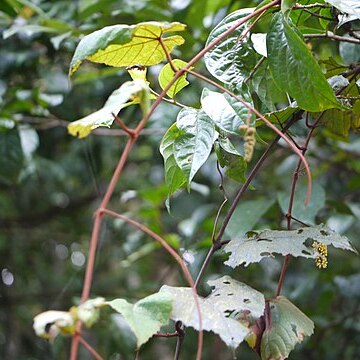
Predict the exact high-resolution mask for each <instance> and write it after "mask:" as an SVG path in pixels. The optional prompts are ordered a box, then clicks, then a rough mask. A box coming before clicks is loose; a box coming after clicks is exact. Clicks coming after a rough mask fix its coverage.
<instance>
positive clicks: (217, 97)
mask: <svg viewBox="0 0 360 360" xmlns="http://www.w3.org/2000/svg"><path fill="white" fill-rule="evenodd" d="M243 97H247V96H246V95H245V96H243ZM248 100H249V98H245V101H248ZM201 105H202V108H203V110H204V111H205V113H206V114H207V115H208V116H209V117H210V118H211V120H212V121H213V122H214V123H215V125H216V126H217V127H219V128H220V129H221V130H223V131H225V132H228V133H231V134H236V135H241V134H242V131H241V130H240V126H243V125H247V123H248V120H249V125H250V126H252V125H254V122H255V117H254V115H253V114H250V115H249V109H248V108H247V107H246V106H245V105H243V104H242V103H240V102H239V101H237V100H236V99H234V98H233V97H231V96H230V95H228V94H220V93H218V92H215V91H210V90H209V89H207V88H204V90H203V92H202V94H201ZM249 105H251V106H252V104H251V103H250V104H249Z"/></svg>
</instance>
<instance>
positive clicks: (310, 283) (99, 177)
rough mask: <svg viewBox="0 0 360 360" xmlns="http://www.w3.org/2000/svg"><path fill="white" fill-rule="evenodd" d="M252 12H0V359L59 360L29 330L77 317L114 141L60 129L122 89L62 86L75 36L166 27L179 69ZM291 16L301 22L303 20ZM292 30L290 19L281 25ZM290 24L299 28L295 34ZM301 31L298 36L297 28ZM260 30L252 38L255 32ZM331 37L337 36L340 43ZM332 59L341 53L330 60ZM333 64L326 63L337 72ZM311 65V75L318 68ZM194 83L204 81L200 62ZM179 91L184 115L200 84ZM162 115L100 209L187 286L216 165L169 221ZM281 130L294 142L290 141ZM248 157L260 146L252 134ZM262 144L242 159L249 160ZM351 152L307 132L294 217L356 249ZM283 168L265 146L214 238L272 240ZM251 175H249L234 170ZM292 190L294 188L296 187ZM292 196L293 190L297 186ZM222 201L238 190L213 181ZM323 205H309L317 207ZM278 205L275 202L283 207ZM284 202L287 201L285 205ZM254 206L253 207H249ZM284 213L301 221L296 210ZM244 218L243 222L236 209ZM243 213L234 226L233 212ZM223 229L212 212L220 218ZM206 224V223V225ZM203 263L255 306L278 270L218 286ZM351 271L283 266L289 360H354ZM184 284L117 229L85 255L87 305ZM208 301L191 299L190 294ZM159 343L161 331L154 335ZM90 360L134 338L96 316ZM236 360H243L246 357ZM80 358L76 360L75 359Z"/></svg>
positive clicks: (93, 74) (107, 3)
mask: <svg viewBox="0 0 360 360" xmlns="http://www.w3.org/2000/svg"><path fill="white" fill-rule="evenodd" d="M258 3H259V1H255V0H254V1H251V0H249V1H244V0H241V1H240V0H238V1H236V0H192V1H185V0H182V1H178V0H172V1H165V0H77V1H71V0H60V1H48V0H38V1H25V0H5V1H2V2H1V4H0V33H1V34H2V37H0V184H1V187H0V211H1V213H0V227H1V232H0V271H1V278H0V309H1V310H0V358H1V359H6V360H12V359H16V360H23V359H24V360H25V359H26V360H28V359H29V360H30V359H66V358H67V356H68V349H69V343H70V339H69V338H57V339H56V340H55V343H54V344H48V343H47V342H46V341H44V340H40V339H38V338H36V336H35V334H34V332H33V329H32V319H33V317H34V315H36V314H37V313H39V312H41V311H44V310H46V309H59V310H64V309H68V308H69V307H70V306H71V305H72V304H74V303H78V302H79V296H80V294H81V289H82V283H83V276H84V267H85V262H86V257H87V252H88V246H89V237H90V231H91V227H92V214H93V211H94V210H95V209H96V207H97V206H98V204H99V201H100V199H101V197H102V195H103V194H104V191H105V189H106V184H107V183H108V181H109V179H110V176H111V175H112V171H113V169H114V167H115V165H116V162H117V159H118V158H119V155H120V154H121V151H122V150H123V147H124V144H125V137H124V136H111V135H110V134H115V135H118V133H116V132H112V133H111V132H110V131H107V130H99V131H95V133H94V135H91V136H90V137H89V138H86V139H84V140H79V139H76V138H73V137H70V136H69V135H68V134H67V130H66V127H65V126H66V124H67V122H68V121H73V120H76V119H78V118H80V117H82V116H85V115H87V114H89V113H90V112H92V111H95V110H97V109H98V108H100V107H101V106H102V105H103V103H104V101H105V100H106V99H107V97H108V96H109V94H110V93H111V92H112V91H113V90H114V89H115V88H117V87H118V86H119V85H120V84H121V83H123V82H124V81H126V80H129V76H128V74H127V73H126V72H125V71H124V70H119V69H116V68H107V67H104V66H101V65H94V64H89V63H86V64H85V65H83V66H82V67H81V68H80V70H79V71H78V73H77V74H76V75H75V76H74V79H73V80H72V81H71V82H70V81H69V79H68V77H67V73H68V67H69V64H70V60H71V57H72V55H73V52H74V49H75V46H76V44H77V42H78V39H79V37H80V36H81V35H84V34H88V33H89V32H92V31H94V30H97V29H100V28H102V27H104V26H107V25H113V24H135V23H138V22H141V21H150V20H157V21H169V22H170V21H180V22H183V23H185V24H187V25H188V29H187V32H186V33H184V34H183V36H184V37H185V40H186V42H185V44H184V45H183V46H182V47H181V49H180V48H177V49H176V50H175V54H174V55H175V56H174V57H177V58H181V59H182V60H188V59H190V58H191V57H192V56H193V55H194V54H195V53H196V52H197V51H199V50H200V49H201V48H202V47H203V46H204V44H205V42H206V39H207V37H208V34H209V33H210V31H211V29H212V28H213V27H214V26H215V25H216V24H217V23H218V22H219V21H220V20H221V19H222V18H223V17H224V16H225V15H226V14H228V13H230V12H231V11H234V10H236V9H238V8H240V7H241V8H242V7H250V6H256V5H257V4H258ZM304 17H306V14H304ZM297 20H298V21H300V20H299V19H297ZM302 21H305V20H304V19H303V20H302ZM307 25H308V26H310V25H309V24H307ZM259 31H261V29H259ZM340 32H341V31H340ZM344 44H345V45H344ZM313 50H314V51H315V52H316V54H317V56H318V58H319V59H321V60H323V61H328V59H329V58H333V59H335V60H336V61H337V62H340V63H343V64H344V65H348V64H349V63H354V62H355V63H356V62H358V61H359V57H357V58H356V56H358V55H356V54H358V52H359V50H357V53H356V49H354V47H351V46H350V45H346V43H342V45H341V46H340V49H339V44H338V43H335V42H331V41H326V40H321V41H320V40H318V41H315V42H314V43H313ZM341 57H342V58H341ZM324 66H325V65H324ZM159 70H160V69H159V67H158V66H155V67H153V68H151V69H149V75H148V78H149V81H150V82H151V83H152V84H153V87H154V88H155V90H158V91H159V90H160V86H159V85H158V83H157V80H156V77H157V74H158V72H159ZM197 70H198V71H200V72H201V71H205V67H204V65H203V63H200V64H198V65H197ZM188 80H189V81H190V85H189V86H188V87H187V88H186V90H184V92H183V93H181V94H179V101H181V102H183V103H186V104H187V105H191V106H197V105H198V104H199V100H198V99H199V97H200V94H201V85H202V84H200V83H199V81H195V80H194V79H193V78H191V77H189V79H188ZM177 112H178V109H177V108H176V107H173V106H171V105H169V104H164V105H161V106H160V107H159V108H158V109H157V110H156V112H155V114H154V115H153V116H152V118H151V119H150V123H149V124H148V127H147V129H146V132H145V135H144V136H141V138H140V140H139V142H138V143H137V145H136V148H135V149H134V151H133V152H132V153H131V156H130V159H129V162H128V164H127V166H126V171H125V173H124V176H123V177H122V178H121V181H120V183H119V184H118V187H117V189H116V192H115V195H114V197H113V199H112V202H111V207H112V208H113V209H116V211H119V212H121V213H125V214H128V215H130V216H131V217H134V218H136V219H139V220H141V221H142V222H144V223H145V224H147V225H148V226H149V227H150V228H151V229H152V230H154V231H156V232H158V233H159V234H161V235H162V236H164V237H165V238H166V239H167V240H168V241H169V242H170V243H171V244H172V245H173V246H174V247H176V248H177V249H178V250H179V251H180V252H181V253H182V254H183V256H184V258H185V259H188V261H189V267H190V270H191V272H192V273H193V274H196V273H197V272H198V270H199V267H200V266H201V263H202V261H203V259H204V256H205V254H206V250H207V248H208V247H209V246H210V243H211V233H212V230H213V224H214V219H215V215H216V212H217V209H218V207H219V205H220V204H221V202H222V200H223V195H222V192H221V191H220V190H219V189H218V184H219V182H220V177H219V174H218V173H217V171H216V160H215V158H214V157H211V158H210V160H209V161H208V162H207V163H206V164H205V166H204V167H203V168H202V169H201V171H200V172H199V174H198V175H197V176H196V177H195V183H193V185H192V189H191V193H190V194H189V193H187V192H186V191H183V192H181V193H180V194H177V196H176V197H175V198H174V199H173V200H172V210H171V215H169V214H168V213H167V210H166V207H165V205H164V202H165V200H166V196H167V191H166V187H165V185H164V176H163V163H162V158H161V155H160V153H159V144H160V140H161V137H162V134H164V133H165V131H166V129H167V128H168V127H169V126H170V125H171V124H172V123H173V122H174V120H175V118H176V114H177ZM136 115H138V113H137V110H134V109H133V108H129V109H126V110H125V111H124V113H123V120H124V121H125V123H126V124H128V125H129V126H131V127H133V126H134V125H135V124H136V119H137V116H136ZM305 130H306V129H305V126H304V124H302V123H299V124H297V125H296V126H295V127H294V129H293V132H294V133H295V132H296V136H297V138H301V136H303V135H305V133H306V132H305ZM259 134H260V136H261V138H262V139H263V140H264V142H267V141H270V140H271V139H272V138H273V134H272V133H271V132H270V131H269V130H266V129H261V130H259ZM263 149H265V145H263V144H261V143H260V144H258V145H257V148H256V151H255V159H254V160H253V161H256V159H257V158H258V157H259V156H260V155H261V152H262V150H263ZM359 156H360V142H359V139H358V134H356V133H354V132H350V135H349V137H348V138H345V137H344V136H342V135H341V134H336V133H334V132H330V130H329V129H325V128H320V129H319V130H318V131H317V133H316V136H315V138H314V140H313V141H312V143H311V148H310V151H309V154H308V161H309V163H310V166H311V168H312V171H313V175H314V179H315V182H316V183H317V184H318V185H317V187H318V188H317V189H318V190H317V192H316V194H315V197H316V199H318V201H317V202H316V203H313V204H311V209H308V210H306V211H307V214H308V215H309V214H310V213H311V216H310V215H309V219H307V220H308V221H310V222H313V221H315V222H316V223H326V224H327V225H329V226H330V227H332V228H333V229H334V230H337V231H338V232H340V233H344V234H346V235H347V236H348V237H349V238H350V239H351V240H352V242H353V244H354V246H355V247H357V248H358V249H359V248H360V240H359V238H358V234H359V232H360V225H359V224H360V221H359V220H360V166H359ZM296 162H297V159H296V157H295V156H294V155H291V154H290V153H289V151H288V150H287V149H286V148H285V147H282V146H278V147H277V148H276V150H275V151H274V153H273V154H272V155H271V159H270V161H268V162H267V163H266V164H265V166H264V168H263V170H262V171H261V172H260V174H259V175H258V176H257V178H256V179H255V181H254V182H253V185H254V188H253V190H252V191H249V192H248V194H247V195H246V197H245V200H244V202H243V203H242V205H241V207H240V208H239V210H238V212H237V213H236V215H235V216H236V217H238V221H234V220H233V221H232V223H231V227H230V228H229V229H228V236H231V235H232V234H237V233H240V232H243V231H244V229H248V227H247V226H246V224H244V223H243V222H242V221H245V220H246V221H249V222H251V227H254V228H272V229H277V228H282V227H283V226H284V224H285V222H284V216H283V215H284V214H283V211H284V210H285V208H284V205H283V203H284V201H286V196H287V195H286V194H287V193H288V192H289V191H290V184H291V176H292V171H293V170H294V168H295V166H296ZM250 166H251V164H250ZM301 182H302V180H301ZM304 182H305V181H304ZM224 185H225V189H226V192H227V195H228V196H229V197H230V198H231V197H232V196H233V194H234V193H235V191H236V189H237V187H238V184H237V183H236V182H234V181H231V180H226V182H225V184H224ZM323 192H324V195H323ZM284 199H285V200H284ZM299 201H302V199H301V197H299ZM259 206H260V208H259ZM298 207H299V213H301V212H302V211H303V210H304V209H303V208H301V204H298ZM247 209H249V211H250V214H249V213H248V211H247V212H246V210H247ZM240 210H243V211H245V212H246V215H245V216H244V217H243V218H242V216H241V215H242V214H241V211H240ZM222 214H223V213H222ZM220 221H221V219H220ZM224 259H225V255H224V254H222V253H219V254H217V255H216V256H215V258H214V260H213V262H212V264H211V267H210V268H209V270H208V271H207V275H206V277H205V280H206V279H209V278H211V277H214V276H215V275H220V274H229V275H231V276H232V277H234V278H237V279H239V280H241V281H244V282H246V283H248V284H250V285H251V286H253V287H254V288H256V289H258V290H260V291H262V292H264V293H265V295H267V296H273V294H274V291H275V290H276V285H277V280H278V275H279V271H280V267H281V263H282V260H281V259H280V258H277V259H265V260H263V261H262V262H261V263H260V264H257V265H252V266H249V267H248V268H241V269H237V270H236V271H232V270H231V269H230V268H228V267H226V266H225V265H223V260H224ZM359 264H360V262H359V258H358V257H356V256H354V255H352V254H348V253H343V252H341V251H332V252H331V253H330V256H329V267H328V269H326V270H318V269H317V268H316V267H315V265H314V264H313V263H312V262H311V261H305V260H303V259H302V260H296V259H294V260H291V262H290V267H289V271H288V274H287V277H286V280H285V284H284V290H283V293H284V294H285V295H286V296H287V297H288V298H290V299H291V300H292V301H293V302H294V303H295V304H296V305H297V306H298V307H299V308H301V310H302V311H303V312H304V313H305V314H307V315H308V316H309V317H310V318H312V319H313V320H314V322H315V334H314V335H313V336H312V337H311V338H310V339H309V340H308V341H306V342H305V343H304V344H302V345H301V346H298V347H297V348H296V351H294V352H293V353H292V355H291V359H303V358H305V357H306V358H307V359H309V360H312V359H314V360H315V359H327V360H332V359H340V358H341V359H345V360H350V359H355V358H356V356H359V353H358V351H359V348H360V327H359V324H360V321H359V319H360V272H359ZM164 283H165V284H169V285H173V286H177V285H184V284H185V281H184V279H183V278H182V277H181V275H180V271H179V269H178V267H177V265H176V264H175V263H174V261H173V260H172V259H171V258H170V257H169V256H168V255H167V254H166V253H165V252H164V251H163V250H162V249H160V248H159V247H158V246H157V245H155V244H153V243H152V240H151V239H149V238H147V237H146V236H144V235H143V234H142V233H140V232H138V231H136V230H134V229H132V228H130V227H128V226H127V225H125V224H124V223H122V222H121V221H118V220H115V221H113V220H107V221H106V222H105V226H104V227H103V230H102V234H101V244H100V248H99V251H98V254H97V259H96V268H95V275H94V281H93V287H92V295H93V296H96V295H99V296H104V297H106V298H107V299H112V298H118V297H123V298H127V299H129V300H131V301H133V302H135V301H136V300H138V299H140V298H142V297H145V296H147V295H149V294H150V293H153V292H156V291H158V289H159V288H160V286H161V285H162V284H164ZM208 290H209V289H208V288H201V289H200V292H201V293H202V294H206V293H207V292H208ZM168 330H169V331H172V330H173V329H172V328H170V327H169V329H168ZM187 332H188V333H189V334H190V335H191V336H187V337H186V339H185V345H184V352H183V358H184V359H190V358H193V357H194V353H195V350H196V336H192V332H193V331H192V330H191V329H188V330H187ZM86 337H87V338H88V339H89V342H91V343H92V344H93V345H94V347H95V348H96V349H97V350H98V351H99V353H100V354H102V355H103V356H104V358H105V359H113V360H115V359H134V357H135V346H136V344H135V339H134V338H133V336H131V334H130V333H129V331H128V328H127V327H126V324H125V323H124V321H123V320H122V319H121V318H120V317H118V316H113V315H108V316H107V315H106V311H105V316H104V317H103V318H102V320H101V321H100V323H99V324H97V325H96V327H95V328H94V329H92V330H91V331H89V332H88V333H86ZM174 345H175V340H174V339H157V338H155V339H153V340H151V341H150V342H149V343H148V344H146V345H145V346H144V348H142V349H141V352H140V357H141V358H142V359H155V358H157V359H164V360H165V359H172V356H173V351H174ZM236 355H237V356H238V358H239V359H256V358H257V357H256V355H255V353H253V352H252V351H250V350H249V349H248V348H247V346H246V345H241V346H240V348H239V349H238V350H237V351H236ZM80 358H81V359H90V358H91V357H90V355H89V354H88V353H87V352H86V351H85V350H84V349H82V350H81V352H80ZM220 358H221V359H231V358H233V354H232V353H231V351H230V350H228V349H227V348H226V346H225V345H224V344H223V343H222V342H221V340H219V338H217V337H215V336H214V335H213V334H206V336H205V347H204V359H220Z"/></svg>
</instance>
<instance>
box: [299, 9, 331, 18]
mask: <svg viewBox="0 0 360 360" xmlns="http://www.w3.org/2000/svg"><path fill="white" fill-rule="evenodd" d="M303 11H305V12H307V13H308V14H310V15H312V16H315V17H318V18H319V19H324V20H329V21H334V19H333V18H329V17H327V16H323V15H320V14H318V13H316V12H313V11H311V10H308V9H306V8H303Z"/></svg>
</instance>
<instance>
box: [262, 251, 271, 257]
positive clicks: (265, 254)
mask: <svg viewBox="0 0 360 360" xmlns="http://www.w3.org/2000/svg"><path fill="white" fill-rule="evenodd" d="M260 256H271V254H270V253H269V252H267V251H263V252H261V253H260Z"/></svg>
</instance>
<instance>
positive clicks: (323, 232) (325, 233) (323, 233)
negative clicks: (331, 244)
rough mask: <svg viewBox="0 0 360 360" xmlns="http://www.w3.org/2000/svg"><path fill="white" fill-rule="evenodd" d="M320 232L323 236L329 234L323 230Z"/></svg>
mask: <svg viewBox="0 0 360 360" xmlns="http://www.w3.org/2000/svg"><path fill="white" fill-rule="evenodd" d="M320 234H321V235H323V236H329V235H330V234H329V233H328V232H327V231H325V230H320Z"/></svg>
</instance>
